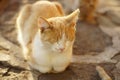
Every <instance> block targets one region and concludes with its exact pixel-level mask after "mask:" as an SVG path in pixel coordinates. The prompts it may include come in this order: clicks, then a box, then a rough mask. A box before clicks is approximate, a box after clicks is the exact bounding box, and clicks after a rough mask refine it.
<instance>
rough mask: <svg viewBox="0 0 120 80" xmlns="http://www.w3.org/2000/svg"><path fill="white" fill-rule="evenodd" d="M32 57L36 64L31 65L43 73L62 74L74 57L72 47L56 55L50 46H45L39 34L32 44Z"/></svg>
mask: <svg viewBox="0 0 120 80" xmlns="http://www.w3.org/2000/svg"><path fill="white" fill-rule="evenodd" d="M32 56H33V59H34V61H35V62H36V64H33V63H31V62H30V65H31V66H32V67H33V68H35V69H37V70H39V71H40V72H42V73H47V72H51V70H54V71H55V72H61V71H64V70H65V69H66V67H67V66H68V65H69V63H70V61H71V57H72V46H71V47H70V48H69V49H68V50H67V51H65V52H64V53H56V52H53V51H52V50H51V48H50V47H49V45H45V46H44V45H43V43H42V42H41V41H40V35H39V34H38V33H37V35H36V36H35V39H34V40H33V43H32Z"/></svg>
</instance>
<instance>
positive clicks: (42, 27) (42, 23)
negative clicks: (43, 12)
mask: <svg viewBox="0 0 120 80" xmlns="http://www.w3.org/2000/svg"><path fill="white" fill-rule="evenodd" d="M38 28H39V29H40V30H41V32H44V30H46V29H48V28H49V22H48V21H47V20H46V19H44V18H42V17H40V18H39V19H38Z"/></svg>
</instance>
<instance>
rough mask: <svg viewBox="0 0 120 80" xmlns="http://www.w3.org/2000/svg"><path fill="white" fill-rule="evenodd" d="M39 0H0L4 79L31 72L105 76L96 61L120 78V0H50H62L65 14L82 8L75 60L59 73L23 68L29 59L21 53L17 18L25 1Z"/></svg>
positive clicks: (24, 79)
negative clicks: (98, 69)
mask: <svg viewBox="0 0 120 80" xmlns="http://www.w3.org/2000/svg"><path fill="white" fill-rule="evenodd" d="M36 1H38V0H0V80H8V79H9V80H32V79H29V78H30V76H31V74H32V75H35V78H37V79H35V80H59V79H61V80H101V79H100V77H99V76H98V74H97V72H96V70H95V66H96V65H100V66H102V67H103V68H104V69H105V70H106V72H107V73H108V74H109V75H110V77H112V79H113V80H120V0H49V1H58V2H59V3H61V5H62V7H63V9H64V12H65V15H67V14H69V13H71V12H73V11H74V10H76V9H78V8H79V9H80V15H79V20H78V22H77V25H76V40H75V44H74V47H73V63H72V64H71V65H70V67H69V69H68V70H66V71H65V72H64V73H60V74H57V75H55V74H50V75H40V74H38V73H36V72H35V73H31V72H30V71H28V70H24V69H21V67H22V68H26V63H25V61H24V60H22V58H21V57H20V54H21V49H20V46H19V43H18V41H17V39H16V37H17V30H16V27H15V23H16V18H17V16H18V14H19V11H20V10H21V8H22V7H23V6H24V5H25V4H32V3H34V2H36ZM6 56H7V57H6ZM8 57H10V59H9V58H8ZM15 66H17V67H15ZM19 67H20V68H19ZM11 77H12V78H11ZM16 77H17V79H16Z"/></svg>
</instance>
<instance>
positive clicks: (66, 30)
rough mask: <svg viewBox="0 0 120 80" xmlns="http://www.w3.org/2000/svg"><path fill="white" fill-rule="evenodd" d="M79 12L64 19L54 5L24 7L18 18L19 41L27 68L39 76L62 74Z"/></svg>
mask: <svg viewBox="0 0 120 80" xmlns="http://www.w3.org/2000/svg"><path fill="white" fill-rule="evenodd" d="M78 15H79V9H77V10H76V11H74V12H73V13H71V14H70V15H68V16H64V12H63V9H62V7H61V5H60V4H59V3H57V2H49V1H38V2H36V3H34V4H27V5H25V6H24V7H23V8H22V10H21V11H20V14H19V16H18V18H17V29H18V41H19V43H20V44H21V46H22V48H23V55H24V57H25V59H26V60H27V61H28V63H29V65H30V66H31V67H32V68H34V69H36V70H38V71H40V72H41V73H49V72H62V71H64V70H65V69H66V68H67V67H68V65H69V64H70V61H71V57H72V47H73V43H74V39H75V25H76V22H77V19H78Z"/></svg>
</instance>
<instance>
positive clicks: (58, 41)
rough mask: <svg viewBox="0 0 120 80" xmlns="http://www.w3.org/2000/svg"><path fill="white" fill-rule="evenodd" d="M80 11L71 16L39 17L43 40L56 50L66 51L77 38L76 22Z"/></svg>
mask: <svg viewBox="0 0 120 80" xmlns="http://www.w3.org/2000/svg"><path fill="white" fill-rule="evenodd" d="M78 14H79V11H78V10H77V11H76V12H73V13H72V14H71V15H69V16H65V17H55V18H50V19H47V20H46V19H44V18H39V21H38V24H39V28H40V34H41V40H42V42H43V43H44V44H45V45H48V46H49V48H50V49H51V50H53V51H55V52H60V53H61V52H64V51H66V50H67V49H69V48H71V47H72V45H73V42H74V39H75V24H76V21H77V18H78Z"/></svg>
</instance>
